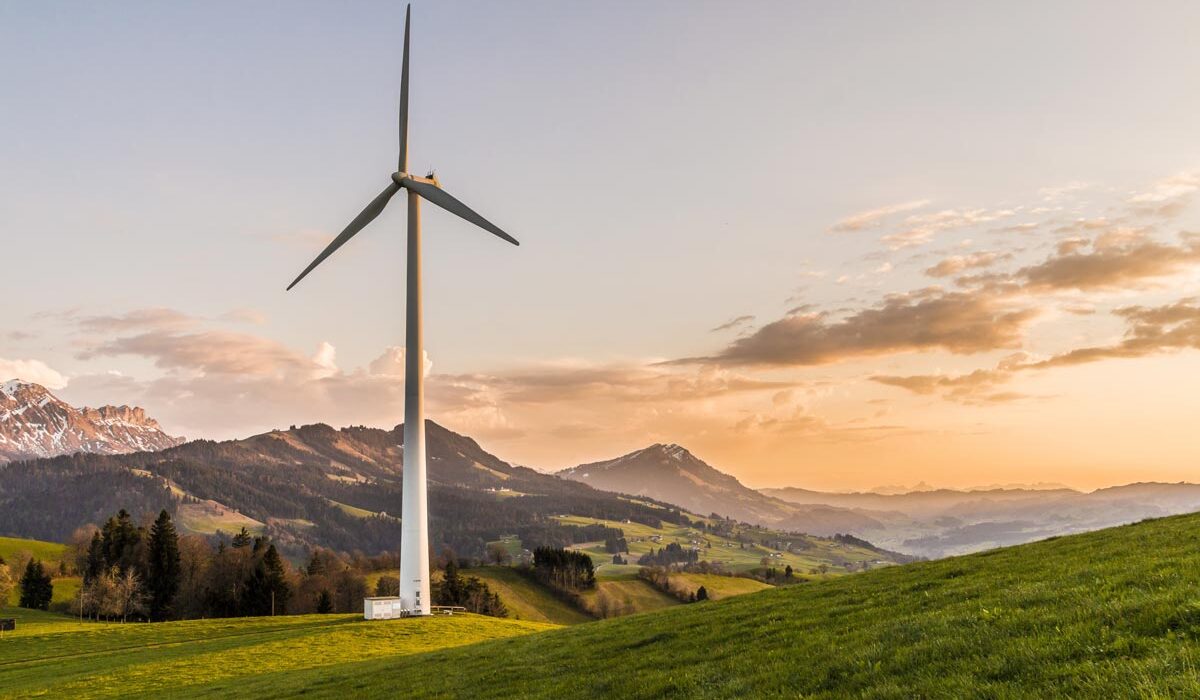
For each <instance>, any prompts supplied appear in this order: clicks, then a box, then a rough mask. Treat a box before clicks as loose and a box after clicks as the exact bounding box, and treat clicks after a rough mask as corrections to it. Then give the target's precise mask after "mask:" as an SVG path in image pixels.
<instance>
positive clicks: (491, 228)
mask: <svg viewBox="0 0 1200 700" xmlns="http://www.w3.org/2000/svg"><path fill="white" fill-rule="evenodd" d="M411 17H412V6H411V5H409V6H408V9H407V10H406V11H405V15H404V63H403V67H402V69H401V78H400V160H399V167H398V169H397V171H396V172H394V173H392V176H391V179H392V181H391V183H390V184H388V186H387V188H386V189H384V191H383V192H381V193H380V194H379V196H378V197H376V198H375V199H374V200H372V201H371V203H370V204H368V205H367V207H366V209H363V210H362V212H361V213H360V214H359V215H358V216H356V217H355V218H354V220H353V221H351V222H350V225H349V226H347V227H346V230H344V231H342V232H341V234H339V235H338V237H337V238H335V239H333V242H332V243H330V244H329V245H328V246H327V247H326V248H325V250H323V251H321V254H320V255H318V256H317V258H316V260H313V261H312V263H311V264H310V265H309V266H308V267H307V268H305V269H304V272H301V273H300V276H299V277H297V278H296V279H295V281H293V282H292V283H291V284H290V285H288V289H291V288H292V287H295V286H296V285H297V284H298V283H299V282H300V280H302V279H304V277H305V275H307V274H308V273H309V272H312V270H313V268H315V267H316V266H317V265H320V264H321V263H322V262H323V261H324V260H325V258H328V257H329V256H330V255H332V254H333V252H334V251H335V250H337V249H338V248H340V247H342V245H343V244H345V243H346V241H348V240H350V239H351V238H353V237H354V234H356V233H358V232H359V231H361V230H362V229H363V228H365V227H366V225H367V224H369V223H371V222H372V221H373V220H375V217H377V216H379V214H380V213H381V212H382V211H383V209H384V207H386V206H387V204H388V201H389V200H391V198H392V196H393V195H395V194H396V193H397V192H399V191H400V190H402V189H404V190H408V295H407V300H406V303H407V310H406V311H407V313H406V317H405V318H406V322H405V352H404V502H403V504H401V513H400V517H401V538H400V604H401V606H402V607H404V608H407V609H409V610H412V611H414V612H419V614H422V615H428V614H429V605H430V601H429V513H428V501H427V499H426V494H425V406H424V403H425V393H424V387H423V374H424V371H423V370H424V367H423V366H422V365H423V357H424V353H423V352H422V346H423V343H422V336H421V199H422V198H425V199H427V200H429V201H430V202H432V203H434V204H436V205H438V206H439V207H441V208H442V209H445V210H446V211H448V212H450V213H451V214H454V215H456V216H459V217H461V218H463V219H466V220H467V221H469V222H471V223H473V224H475V225H476V226H478V227H480V228H482V229H484V230H485V231H488V232H490V233H493V234H495V235H497V236H499V237H500V238H503V239H504V240H506V241H508V242H509V243H512V244H513V245H520V244H519V243H518V242H517V239H515V238H513V237H512V236H510V235H508V234H507V233H505V232H504V231H501V230H500V228H499V227H497V226H496V225H494V224H492V223H491V222H489V221H488V220H487V219H485V218H483V217H482V216H480V215H479V214H477V213H475V212H474V211H473V210H472V209H471V208H470V207H468V206H467V205H465V204H463V203H462V202H460V201H458V200H457V199H455V198H454V197H452V196H450V195H449V194H448V193H447V192H446V191H445V190H443V189H442V186H441V184H440V183H438V181H437V178H436V177H434V176H432V175H430V176H429V177H417V176H415V175H412V174H411V173H409V172H408V34H409V32H408V29H409V21H410V19H411Z"/></svg>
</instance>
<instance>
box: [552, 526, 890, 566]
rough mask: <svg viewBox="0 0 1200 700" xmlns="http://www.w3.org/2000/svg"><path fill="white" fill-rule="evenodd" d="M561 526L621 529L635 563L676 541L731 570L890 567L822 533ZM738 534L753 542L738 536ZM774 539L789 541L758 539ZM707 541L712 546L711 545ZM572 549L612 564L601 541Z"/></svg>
mask: <svg viewBox="0 0 1200 700" xmlns="http://www.w3.org/2000/svg"><path fill="white" fill-rule="evenodd" d="M555 520H557V521H558V522H560V523H563V524H564V525H605V526H607V527H613V528H619V529H620V530H622V531H623V532H624V533H625V540H626V542H627V543H628V544H629V559H630V561H631V562H636V561H637V559H638V557H640V556H641V555H643V554H646V553H647V552H649V551H650V550H651V549H662V548H663V547H665V546H667V545H668V544H670V543H672V542H675V543H678V544H679V545H680V546H683V547H685V548H686V547H690V546H698V547H700V548H701V550H700V558H701V559H705V560H707V561H710V562H716V563H720V564H723V565H725V567H726V568H727V569H728V570H729V571H732V572H745V571H749V570H751V569H756V568H759V567H761V566H762V564H761V561H762V559H763V558H764V557H766V558H767V559H769V560H770V564H769V565H770V566H773V567H775V568H777V569H783V568H784V567H785V566H789V565H790V566H791V567H792V568H793V569H795V571H796V574H797V575H804V576H805V577H808V578H812V577H822V576H824V575H826V574H820V573H817V571H819V570H820V567H822V566H825V567H826V568H827V569H828V571H829V573H830V574H839V573H846V572H847V571H850V570H853V571H857V570H859V569H861V568H862V567H863V566H864V564H865V565H866V566H867V567H868V568H873V567H878V566H890V565H892V564H893V563H895V562H894V561H892V556H891V555H889V554H885V553H881V552H878V551H875V550H871V549H867V548H865V547H858V546H855V545H853V544H846V543H843V542H838V541H836V540H833V539H830V538H826V537H815V536H812V535H804V534H799V533H794V532H792V533H789V532H783V531H781V530H773V529H770V528H762V527H746V526H742V525H738V526H737V528H736V531H735V532H734V533H732V535H733V536H730V537H723V536H721V535H718V534H714V533H711V532H703V531H701V530H699V529H697V528H693V527H686V526H682V525H676V524H674V523H668V522H664V523H662V524H661V525H660V526H659V527H651V526H649V525H643V524H641V523H626V522H620V521H615V520H602V519H599V518H588V517H584V516H578V515H561V516H558V517H556V518H555ZM738 536H741V537H743V538H745V539H751V540H753V542H745V541H740V540H738V539H737V537H738ZM764 539H766V540H771V541H775V542H777V543H782V542H788V543H791V544H792V545H793V546H792V547H791V548H790V549H786V550H785V549H779V548H774V547H768V546H764V545H763V544H761V541H762V540H764ZM710 545H711V546H710ZM573 549H578V550H579V551H581V552H586V553H587V554H588V555H589V556H590V557H592V561H593V562H595V563H596V564H598V565H600V570H601V571H603V570H604V569H606V568H607V567H609V566H612V565H611V564H609V563H607V562H611V561H612V554H609V553H608V552H606V551H605V549H604V543H603V542H587V543H583V544H579V545H575V546H574V547H573Z"/></svg>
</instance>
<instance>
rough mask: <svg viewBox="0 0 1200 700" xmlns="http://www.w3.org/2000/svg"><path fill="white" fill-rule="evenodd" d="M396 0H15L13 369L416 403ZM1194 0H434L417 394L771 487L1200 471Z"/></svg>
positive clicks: (5, 271) (460, 415) (314, 410)
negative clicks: (462, 207)
mask: <svg viewBox="0 0 1200 700" xmlns="http://www.w3.org/2000/svg"><path fill="white" fill-rule="evenodd" d="M403 12H404V8H403V5H402V4H400V3H394V2H346V3H337V4H330V3H316V2H313V3H306V2H289V3H282V2H279V3H270V2H262V3H251V4H247V3H236V2H205V3H186V4H185V3H151V2H144V3H139V2H127V3H121V4H111V3H109V4H98V3H84V2H78V3H68V2H45V3H4V4H0V65H3V66H5V68H4V70H2V71H0V94H3V95H4V96H5V98H4V99H3V100H0V125H3V127H2V128H0V163H2V164H3V166H2V167H0V285H2V286H0V298H3V302H2V303H0V375H6V376H3V377H0V379H4V378H8V377H9V376H11V377H19V378H22V379H25V380H28V381H37V382H39V383H42V384H45V385H46V386H48V387H50V388H52V389H53V390H54V391H55V393H56V394H57V395H59V396H60V397H62V398H63V399H64V400H67V401H70V402H73V403H76V404H86V405H101V404H109V403H111V404H123V403H124V404H136V405H140V406H143V407H145V408H146V409H147V411H148V412H149V413H150V414H151V415H152V416H154V417H156V418H158V420H159V421H160V422H161V423H162V424H163V426H164V428H166V429H167V430H168V431H169V432H172V433H174V434H181V435H185V436H188V437H209V438H216V439H227V438H235V437H243V436H247V435H252V434H255V433H259V432H263V431H266V430H270V429H273V428H279V427H287V426H289V425H293V424H304V423H313V422H326V423H330V424H332V425H336V426H342V425H350V424H366V425H373V426H380V427H390V426H393V425H395V424H397V423H399V422H400V420H401V418H402V415H403V379H402V377H401V376H400V373H401V369H402V366H403V353H404V349H403V338H404V322H403V302H404V297H403V294H404V292H403V270H404V255H405V250H404V221H405V212H404V204H403V202H402V200H399V199H397V200H394V202H393V204H392V205H391V207H389V209H388V211H387V212H386V213H385V214H384V215H382V216H381V217H380V218H379V219H377V220H376V221H375V222H374V223H373V224H371V226H369V227H368V228H367V229H366V230H365V231H363V232H362V233H360V234H359V235H358V236H357V237H356V238H355V239H354V240H353V241H352V242H351V243H349V244H348V245H347V246H345V247H344V248H343V249H342V250H340V251H339V252H338V253H337V255H336V256H334V257H333V258H331V259H330V260H328V261H327V262H326V263H324V264H323V265H322V266H321V267H320V268H319V269H318V270H317V271H316V272H314V273H313V274H312V275H310V276H309V277H308V278H306V279H305V281H304V282H303V283H302V284H301V285H299V286H298V287H297V288H296V289H294V290H293V291H291V292H287V293H285V292H284V288H285V286H286V285H287V283H288V282H290V281H291V280H292V279H293V278H294V277H295V276H296V274H298V273H299V271H300V270H302V269H303V268H304V267H305V266H306V265H307V264H308V262H309V261H310V260H311V259H312V258H313V257H314V256H315V255H316V254H317V253H318V252H319V251H320V250H321V249H322V248H323V247H324V245H325V244H326V243H327V242H328V241H329V240H331V239H332V237H333V236H335V235H336V234H337V233H338V232H339V231H340V230H341V229H342V228H343V227H344V226H345V225H346V224H347V223H348V222H349V221H350V219H352V218H353V217H354V215H355V214H357V213H358V211H359V210H360V209H361V208H362V207H363V206H365V205H366V203H367V202H368V201H370V200H371V198H373V197H374V196H375V195H376V194H377V193H378V192H379V191H380V190H381V189H382V188H383V187H384V186H385V185H386V184H387V182H388V179H387V178H388V176H389V174H390V173H391V172H392V171H393V170H394V166H395V156H396V148H397V145H396V139H397V136H396V105H397V101H398V93H399V64H400V53H401V37H402V32H403ZM1198 21H1200V5H1197V4H1196V3H1188V2H1179V3H1171V2H1161V3H1153V4H1148V5H1146V4H1133V3H1097V2H1061V3H1054V4H1052V5H1050V4H1046V3H1035V2H1015V3H1014V2H979V3H955V2H928V3H908V4H903V5H901V4H896V5H884V4H879V3H865V2H861V3H860V2H846V3H818V2H765V1H763V2H747V3H729V2H682V1H663V2H655V3H643V2H605V3H599V2H594V3H593V2H572V3H561V2H550V1H547V2H513V3H490V2H420V3H417V4H416V5H415V6H414V8H413V28H412V31H413V46H412V71H413V73H412V80H413V82H412V98H411V99H412V113H411V121H412V125H411V130H410V139H411V145H410V163H411V169H412V170H413V171H415V172H421V173H424V172H425V171H427V170H429V169H435V170H436V172H437V173H438V176H439V179H440V180H441V182H442V185H443V186H444V187H445V188H446V189H447V190H448V191H449V192H451V193H453V194H454V195H455V196H457V197H459V198H460V199H463V200H464V201H466V202H468V203H469V204H470V205H471V206H472V207H474V208H475V209H476V210H478V211H479V212H481V213H482V214H483V215H484V216H486V217H488V218H489V219H491V220H492V221H494V222H496V223H497V224H498V225H500V226H501V227H502V228H504V229H505V230H507V231H508V232H510V233H512V234H513V235H514V236H516V237H517V238H518V239H520V240H521V243H522V245H521V247H519V248H516V247H512V246H508V245H506V244H504V243H503V242H500V241H498V240H497V239H495V238H493V237H492V236H490V235H488V234H487V233H485V232H482V231H480V230H478V229H473V228H472V227H471V226H470V225H469V224H467V223H465V222H462V221H460V220H458V219H455V218H454V217H452V216H451V215H449V214H446V213H444V212H441V211H438V210H436V208H434V207H432V206H430V205H426V206H425V207H424V208H423V210H422V215H423V230H424V246H425V250H424V255H425V259H424V265H425V268H424V270H425V272H424V274H425V285H426V286H425V304H426V306H425V311H426V316H425V317H426V328H425V335H426V346H427V347H426V351H427V362H426V366H427V388H426V391H427V401H428V412H429V415H430V417H431V418H433V419H434V420H437V421H439V422H441V423H442V424H444V425H446V426H447V427H450V428H452V429H454V430H457V431H460V432H463V433H466V434H469V435H471V436H472V437H474V438H476V439H477V440H479V441H480V442H481V444H483V446H484V447H485V448H486V449H488V450H489V451H491V452H493V453H495V454H497V455H498V456H500V457H502V458H504V459H506V460H509V461H511V462H514V463H518V464H525V465H528V466H532V467H535V468H538V469H559V468H563V467H568V466H573V465H575V464H578V463H583V462H590V461H595V460H601V459H607V458H611V457H615V456H617V455H620V454H623V453H626V452H629V451H632V450H634V449H638V448H640V447H644V446H646V445H647V444H650V443H654V442H674V443H680V444H683V445H685V446H687V447H688V448H689V449H691V450H692V451H693V452H694V453H696V454H697V455H698V456H700V457H701V458H703V459H705V460H706V461H708V462H710V463H711V464H713V465H714V466H716V467H718V468H720V469H722V470H725V471H728V472H730V473H732V474H735V475H736V476H738V477H739V478H740V479H742V481H743V482H745V483H747V484H748V485H751V486H759V487H761V486H785V485H791V486H802V487H808V488H819V489H836V490H845V489H865V488H872V487H878V486H884V485H887V486H891V485H913V484H915V483H917V482H925V483H927V484H934V485H939V486H959V487H965V486H979V485H987V484H1010V483H1026V484H1029V483H1061V484H1067V485H1070V486H1074V487H1079V488H1097V487H1101V486H1106V485H1112V484H1118V483H1127V482H1131V481H1146V480H1159V481H1181V480H1190V481H1196V480H1197V478H1200V477H1198V476H1197V473H1196V467H1197V464H1200V440H1197V439H1196V437H1195V428H1194V423H1195V420H1194V417H1195V416H1196V415H1198V414H1200V352H1198V350H1200V203H1198V202H1197V201H1196V199H1197V195H1198V194H1200V127H1197V125H1196V119H1195V115H1196V114H1197V113H1200V93H1198V92H1197V91H1196V90H1194V89H1191V88H1190V86H1191V84H1192V81H1191V79H1190V78H1191V77H1192V76H1200V45H1198V44H1197V43H1196V42H1195V41H1194V37H1193V36H1192V34H1193V32H1192V30H1191V28H1192V27H1195V26H1197V22H1198Z"/></svg>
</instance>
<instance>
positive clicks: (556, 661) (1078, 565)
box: [241, 515, 1200, 698]
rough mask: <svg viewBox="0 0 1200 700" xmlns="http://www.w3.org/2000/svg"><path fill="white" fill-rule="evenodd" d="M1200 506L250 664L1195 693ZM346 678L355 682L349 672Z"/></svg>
mask: <svg viewBox="0 0 1200 700" xmlns="http://www.w3.org/2000/svg"><path fill="white" fill-rule="evenodd" d="M1198 640H1200V516H1196V515H1193V516H1182V517H1174V518H1167V519H1162V520H1157V521H1152V522H1145V523H1141V524H1137V525H1132V526H1127V527H1122V528H1116V529H1112V530H1105V531H1100V532H1095V533H1089V534H1084V535H1077V536H1072V537H1064V538H1061V539H1055V540H1050V541H1045V542H1038V543H1033V544H1029V545H1023V546H1019V547H1011V548H1006V549H999V550H993V551H989V552H983V553H980V554H975V555H970V556H966V557H958V558H952V559H944V560H939V561H935V562H924V563H918V564H911V565H906V566H898V567H889V568H884V569H880V570H877V571H872V572H868V573H864V574H861V575H856V576H843V577H838V578H835V579H829V580H825V581H814V582H811V583H806V584H801V585H796V586H790V587H787V588H780V589H773V590H768V591H763V592H761V593H755V594H751V595H743V596H738V597H735V598H730V599H727V600H723V601H716V602H709V603H701V604H696V605H684V606H677V607H674V608H672V609H670V610H664V611H661V612H657V613H650V614H646V615H636V616H631V617H624V618H617V619H613V620H604V621H600V622H595V623H591V624H587V625H577V626H575V627H569V628H564V629H559V630H553V631H549V632H545V633H541V634H534V635H529V636H525V637H518V638H514V639H506V640H503V641H495V642H484V643H480V644H474V645H470V646H465V647H459V648H456V649H448V650H441V651H436V652H431V653H427V654H418V655H412V656H404V657H400V658H395V659H376V660H371V661H366V662H361V663H353V664H348V665H345V666H334V667H327V668H323V669H320V670H305V671H297V672H294V673H288V674H272V675H270V676H267V677H255V678H253V679H250V680H248V681H247V682H246V684H245V685H243V686H241V690H242V691H244V692H246V693H248V694H254V695H258V696H262V697H286V696H289V695H294V694H296V693H298V692H300V691H301V690H303V691H304V692H305V693H306V694H307V695H308V696H310V697H337V696H345V695H346V694H347V693H348V692H349V691H350V689H351V688H353V690H354V692H355V693H358V694H360V695H372V694H379V695H385V694H388V693H391V692H394V691H395V689H397V688H404V689H405V690H406V695H409V696H411V697H468V696H470V697H473V698H488V697H512V696H520V697H526V698H558V697H622V698H662V697H677V698H728V697H747V698H749V697H810V698H839V697H865V698H912V697H926V698H1033V697H1038V698H1043V697H1084V698H1117V697H1146V698H1166V697H1198V696H1200V670H1198V669H1200V641H1198ZM351 684H356V685H351Z"/></svg>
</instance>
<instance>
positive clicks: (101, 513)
mask: <svg viewBox="0 0 1200 700" xmlns="http://www.w3.org/2000/svg"><path fill="white" fill-rule="evenodd" d="M402 439H403V427H402V426H397V427H396V428H395V429H394V430H390V431H388V430H379V429H373V428H363V427H351V428H344V429H341V430H336V429H334V428H331V427H329V426H326V425H320V424H318V425H309V426H303V427H300V428H292V429H290V430H286V431H273V432H270V433H266V434H263V435H258V436H255V437H251V438H248V439H245V440H236V441H228V442H212V441H208V440H197V441H194V442H189V443H186V444H184V445H181V446H179V447H175V448H172V449H168V450H165V451H162V452H151V453H135V454H129V455H94V454H77V455H73V456H64V457H56V458H51V459H42V460H35V461H28V462H15V463H12V464H9V465H7V466H5V467H3V468H0V534H6V535H14V536H21V537H32V538H36V539H42V540H51V541H64V540H66V539H67V538H68V537H69V536H70V535H71V533H72V532H73V531H74V530H75V529H76V528H78V527H80V526H82V525H84V524H87V523H89V522H90V523H99V522H103V520H104V519H105V518H107V517H108V516H109V515H111V514H112V513H113V512H115V511H117V510H119V509H121V508H124V509H125V510H127V511H129V512H130V513H133V514H135V515H140V514H157V513H158V511H160V510H163V509H165V510H167V511H168V512H169V513H171V514H172V516H173V517H174V518H175V520H176V521H177V522H178V523H179V526H180V528H181V529H182V530H183V531H193V532H200V533H211V532H213V531H215V530H216V529H224V530H225V531H226V532H236V531H237V530H238V529H239V526H241V525H244V524H245V523H251V524H252V525H251V529H252V530H255V531H256V532H257V533H258V534H265V535H268V536H269V537H270V538H271V539H272V541H274V542H277V543H278V544H279V545H280V547H281V548H282V549H284V550H285V551H292V552H301V551H305V550H307V549H308V548H309V547H311V546H314V545H319V546H324V547H330V548H333V549H338V550H342V551H352V550H361V551H364V552H366V553H368V554H373V553H377V552H382V551H386V550H393V549H395V548H396V547H397V546H398V543H399V542H400V520H399V518H398V517H397V516H398V513H397V512H396V511H397V510H398V505H399V504H400V503H401V469H402ZM427 441H428V454H429V512H430V530H431V544H432V546H433V547H434V548H435V550H438V551H440V550H441V549H442V548H443V547H450V548H452V549H453V550H454V551H455V552H457V553H458V554H459V555H460V556H471V557H482V556H483V555H484V550H485V547H486V543H487V542H488V541H492V540H497V539H499V538H501V537H503V536H505V535H511V534H516V535H517V536H518V537H519V538H520V540H521V541H522V542H523V543H525V546H526V547H531V548H532V547H533V546H537V545H559V546H561V545H568V544H573V543H578V542H587V541H594V540H603V539H605V537H606V536H608V535H609V534H611V533H607V532H605V531H603V529H602V528H599V527H597V526H590V527H589V526H574V525H565V524H562V523H559V522H557V521H556V520H554V519H553V518H552V517H550V516H553V515H557V514H562V513H571V514H574V515H580V516H586V517H589V518H597V519H605V520H615V521H622V520H630V521H632V522H638V523H645V524H649V525H657V524H658V523H659V522H662V521H667V522H686V521H687V516H686V515H685V514H681V513H680V512H679V510H678V509H677V508H673V507H670V506H666V505H664V504H657V503H653V502H644V501H643V502H634V501H631V500H628V499H623V498H620V497H618V496H616V495H614V494H611V493H606V492H603V491H597V490H595V489H593V488H591V487H589V486H587V485H584V484H579V483H575V482H571V481H566V480H563V479H559V478H557V477H554V476H550V475H546V474H541V473H539V472H536V471H534V470H532V469H527V468H523V467H514V466H512V465H510V464H508V463H506V462H504V461H503V460H500V459H498V458H497V457H495V456H493V455H491V454H489V453H487V452H486V451H484V450H483V449H482V448H481V447H480V446H479V444H478V443H476V442H475V441H474V440H471V439H470V438H467V437H464V436H462V435H458V434H456V433H453V432H451V431H449V430H446V429H445V428H443V427H441V426H439V425H437V424H436V423H433V422H429V423H428V425H427ZM226 522H235V523H236V524H234V525H232V526H230V525H226V524H224V523H226ZM254 523H257V524H258V525H257V528H256V527H255V526H254V525H253V524H254Z"/></svg>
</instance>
